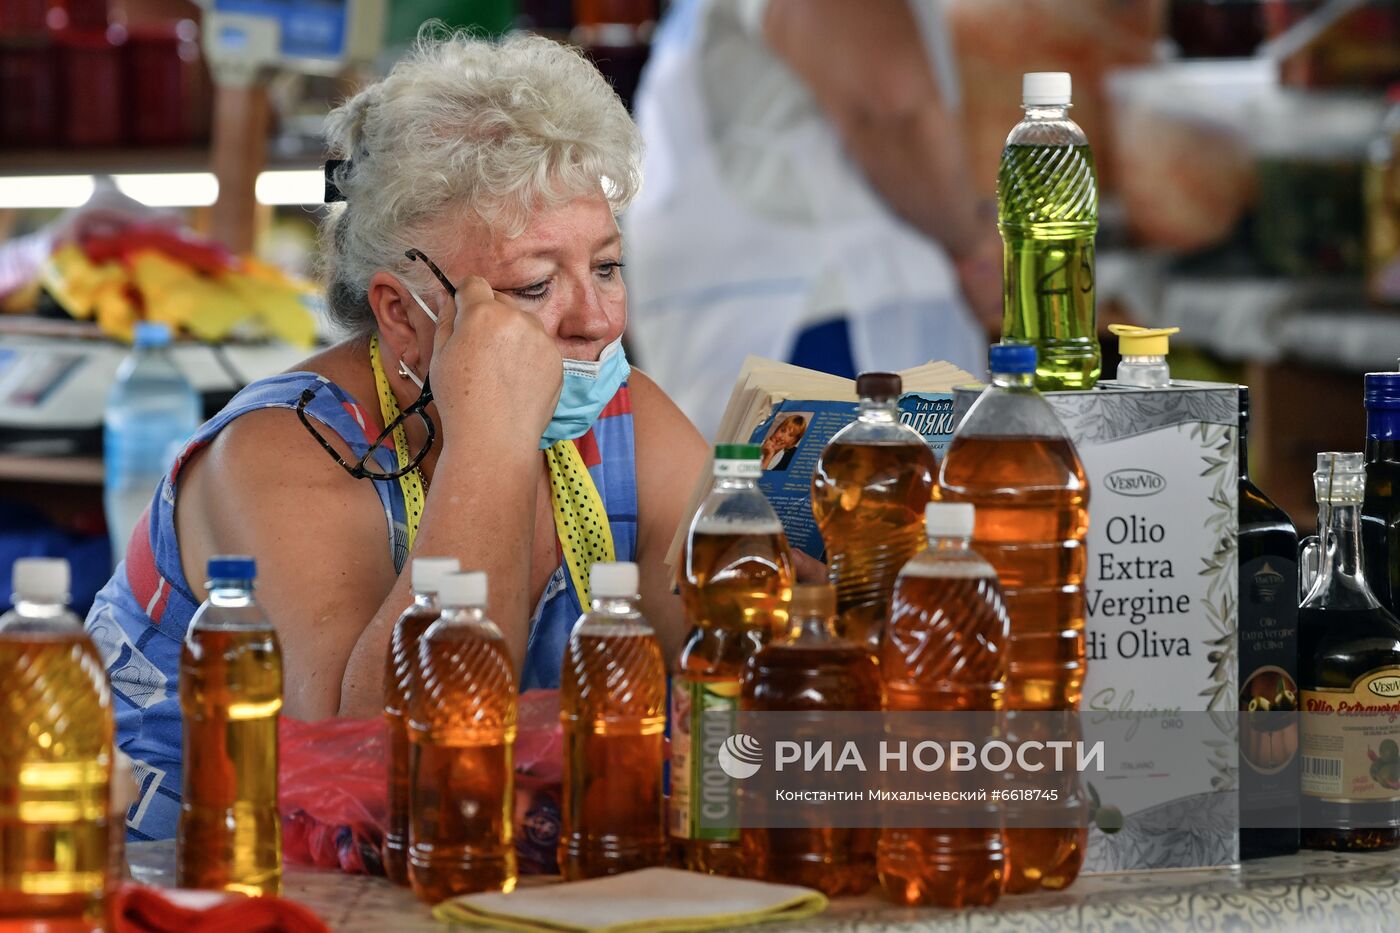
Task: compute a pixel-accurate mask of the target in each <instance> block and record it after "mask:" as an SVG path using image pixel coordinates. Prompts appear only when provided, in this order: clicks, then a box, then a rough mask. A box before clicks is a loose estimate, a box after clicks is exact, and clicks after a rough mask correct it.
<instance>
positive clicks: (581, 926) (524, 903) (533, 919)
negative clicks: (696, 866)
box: [433, 868, 827, 933]
mask: <svg viewBox="0 0 1400 933" xmlns="http://www.w3.org/2000/svg"><path fill="white" fill-rule="evenodd" d="M826 905H827V900H826V896H825V895H824V894H822V893H821V892H820V891H814V890H812V889H811V888H800V887H796V886H795V885H787V884H767V883H765V882H762V881H749V880H746V879H743V878H724V877H720V876H717V875H702V874H700V873H698V872H689V871H679V870H677V869H674V868H644V869H641V870H640V871H630V872H626V873H624V874H621V875H613V876H611V877H608V878H593V879H590V880H588V881H572V882H568V883H564V884H545V885H538V886H531V887H528V888H517V889H516V890H514V891H512V892H511V893H509V894H502V893H500V892H494V891H493V892H491V893H488V894H466V895H463V896H461V897H456V898H453V899H452V900H448V901H443V902H442V903H441V904H439V905H437V907H435V908H433V916H435V917H436V918H437V919H439V920H441V921H442V922H444V923H476V924H483V925H486V926H492V927H497V928H499V929H502V930H526V931H532V933H533V931H539V933H631V931H656V933H681V931H686V930H716V929H720V928H722V927H730V926H737V925H740V924H748V923H764V922H767V921H779V920H786V921H792V920H802V919H804V918H806V917H811V916H814V915H816V914H819V913H821V912H822V911H823V910H825V909H826Z"/></svg>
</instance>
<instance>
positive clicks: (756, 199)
mask: <svg viewBox="0 0 1400 933" xmlns="http://www.w3.org/2000/svg"><path fill="white" fill-rule="evenodd" d="M771 2H772V3H773V4H775V6H776V5H777V4H778V3H780V2H783V0H771ZM804 2H805V0H804ZM836 2H838V3H840V2H845V0H836ZM901 2H903V3H907V4H908V9H907V11H906V10H905V9H904V8H896V9H894V10H893V11H892V12H893V13H895V14H898V15H901V16H903V17H904V19H906V20H910V21H911V22H913V23H916V24H917V28H916V32H917V35H916V36H913V37H909V36H904V39H905V40H906V41H908V40H909V39H911V38H912V39H913V41H915V42H917V43H920V45H921V51H923V52H924V53H925V55H920V56H918V58H917V60H916V63H917V65H918V66H922V67H927V68H928V69H929V74H927V75H925V76H923V77H924V80H925V81H926V82H928V83H930V84H936V86H937V88H938V94H939V96H940V98H941V102H942V106H943V107H944V108H945V110H946V111H948V112H950V113H951V112H954V111H955V110H956V101H957V75H956V69H955V68H954V67H953V60H952V56H951V50H950V48H949V42H948V38H947V32H946V30H945V29H944V28H943V26H942V17H941V15H940V11H939V9H938V2H939V0H872V2H871V3H869V4H866V3H861V4H850V7H849V9H853V10H860V11H862V14H861V15H866V16H871V17H874V16H882V15H887V14H889V13H890V12H891V10H890V9H889V8H888V4H890V3H901ZM768 3H769V0H679V2H678V3H676V4H675V5H674V6H673V7H672V9H671V11H670V13H669V14H668V16H667V18H666V20H665V21H664V22H663V23H662V25H661V27H660V29H659V30H658V32H657V36H656V41H655V43H654V45H653V49H652V56H651V59H650V61H649V62H648V65H647V68H646V71H645V72H644V74H643V76H642V83H641V86H640V89H639V91H638V98H637V117H638V123H639V125H640V126H641V129H642V133H643V136H644V138H645V140H646V146H647V151H646V160H645V164H644V177H645V179H646V182H645V184H644V186H643V188H642V192H641V194H640V195H639V197H638V198H637V200H636V201H634V202H633V204H632V206H631V208H630V209H629V210H628V212H627V214H626V215H625V216H624V218H623V225H624V231H625V234H626V243H627V253H628V255H627V260H628V268H627V282H628V291H629V299H630V302H631V308H632V318H631V328H630V330H629V335H630V340H631V342H632V346H633V348H634V350H635V352H636V354H637V355H638V357H639V358H640V359H641V360H642V361H643V363H644V365H645V366H646V367H647V369H648V371H649V372H650V373H651V374H652V375H653V376H654V378H656V379H657V380H658V381H659V382H660V384H661V385H662V386H663V387H664V388H665V389H666V391H667V393H668V394H669V395H670V396H671V398H672V399H674V400H675V401H676V402H677V404H679V405H680V407H681V409H682V410H683V411H684V412H685V413H686V415H688V416H689V417H690V419H691V420H692V421H694V422H695V424H696V425H697V427H699V428H700V430H701V432H702V433H705V434H706V435H707V436H713V433H714V431H715V428H716V427H717V425H718V422H719V417H720V415H721V413H722V411H723V408H724V404H725V401H726V399H727V398H728V396H729V393H730V390H731V388H732V386H733V384H734V379H735V377H736V376H737V374H738V372H739V369H740V366H741V365H742V363H743V360H744V358H745V357H746V356H747V355H749V354H758V355H760V356H765V357H769V358H773V359H779V360H789V361H792V362H796V363H799V364H802V365H813V366H814V367H818V368H823V369H825V370H827V371H828V372H836V373H837V374H840V375H854V372H856V371H859V370H863V369H881V370H897V369H903V368H905V367H909V366H916V365H918V364H920V363H923V362H926V361H928V360H930V359H943V360H948V361H950V362H952V363H955V364H957V365H959V366H961V367H963V368H964V369H967V370H969V371H971V372H980V371H981V370H982V369H983V366H984V360H985V352H986V345H987V341H988V336H987V333H988V332H987V330H986V329H985V328H984V326H983V325H982V324H980V323H979V322H978V320H977V318H976V316H975V315H974V314H973V312H972V311H971V310H970V309H969V306H968V304H967V302H966V301H965V300H964V299H963V295H962V289H961V287H960V284H959V267H955V264H954V262H953V260H952V258H951V255H950V250H948V249H946V248H945V247H944V246H943V245H942V244H940V242H939V241H938V240H937V239H935V238H934V237H935V236H939V237H941V238H942V239H943V240H944V241H945V242H947V241H952V243H951V245H953V246H954V247H955V248H957V247H965V248H964V249H962V250H960V252H962V253H964V254H965V255H966V256H968V257H969V258H968V259H967V260H966V261H964V260H963V259H962V257H959V259H960V263H959V265H960V267H961V268H962V269H963V271H966V270H967V269H968V268H980V269H981V272H982V273H983V274H984V275H990V276H993V277H995V279H996V284H994V285H993V288H996V287H997V285H999V277H1000V243H999V240H996V236H997V233H996V225H995V222H994V220H993V219H992V218H991V217H989V216H987V215H986V214H983V215H982V216H981V217H976V209H975V205H974V200H973V198H974V196H973V195H972V193H971V187H970V185H969V184H968V183H967V182H966V179H965V178H964V177H963V175H964V174H965V172H964V171H963V166H962V164H961V148H960V143H957V142H956V141H953V146H954V147H955V149H956V157H955V158H952V159H947V160H944V162H943V164H942V165H941V166H936V165H933V164H930V175H932V174H933V172H934V171H941V172H943V173H944V176H943V177H941V178H938V179H934V180H932V181H931V182H930V186H929V187H928V188H927V189H926V190H921V191H919V192H913V191H911V192H910V197H909V201H910V202H913V201H915V200H917V199H918V198H919V197H923V198H924V199H925V201H924V206H925V207H927V204H928V197H929V195H930V192H952V194H950V195H949V196H948V197H947V198H946V217H948V218H959V219H960V220H961V222H960V225H952V224H942V223H941V221H942V220H943V219H944V218H943V216H942V215H944V213H945V211H944V204H943V203H939V204H938V206H937V210H936V211H932V212H931V211H928V210H925V215H926V216H931V215H932V214H938V215H939V217H938V218H937V219H936V220H937V222H936V223H930V224H920V226H921V227H931V226H936V225H941V226H942V227H943V229H940V230H929V229H923V230H920V229H916V228H915V227H914V226H912V225H911V223H910V222H908V221H907V220H906V219H904V218H906V217H910V216H911V215H912V214H917V211H912V210H910V209H899V210H897V209H898V208H907V207H908V205H902V204H900V203H897V202H898V201H900V200H902V199H900V198H893V199H892V198H891V197H890V196H889V194H888V193H887V194H886V195H885V196H882V195H881V193H879V191H877V190H876V186H874V185H872V183H871V181H870V180H869V178H868V175H867V172H866V170H865V167H863V166H862V164H859V163H858V162H857V160H855V159H853V158H852V156H851V155H850V154H849V153H850V152H851V148H852V147H851V146H850V145H848V143H850V142H852V141H854V142H856V143H858V144H859V143H861V142H862V140H858V139H856V140H852V139H849V138H848V139H847V140H843V138H842V134H841V131H840V130H839V129H838V128H837V127H836V126H834V125H833V123H832V121H831V120H830V119H829V118H828V114H827V112H826V111H825V110H824V109H823V107H822V106H821V105H820V104H819V102H818V99H817V96H816V95H814V94H813V93H812V90H811V89H810V88H809V87H808V86H807V84H805V83H804V81H803V80H802V79H801V78H800V77H799V74H798V71H799V70H801V69H800V67H799V68H798V69H797V70H794V68H793V67H790V63H789V61H786V60H784V59H783V58H781V57H780V56H779V54H778V53H777V52H775V51H774V50H773V48H772V47H771V46H770V42H769V40H767V39H765V24H764V18H765V16H766V15H770V14H772V15H775V16H776V14H778V13H779V12H780V11H779V10H778V9H776V8H775V9H773V10H771V11H770V10H768V9H767V7H768ZM818 6H826V4H817V3H815V2H813V3H812V4H811V7H810V9H808V10H804V11H803V12H804V13H806V12H810V13H811V15H812V16H820V15H823V13H822V11H821V10H820V9H818ZM882 7H884V8H883V9H882ZM830 9H831V8H829V7H828V10H830ZM845 15H849V14H848V13H847V11H846V10H835V11H834V14H833V19H832V20H830V21H828V22H829V23H830V26H831V28H841V27H839V26H838V24H837V20H836V17H839V16H845ZM814 22H815V23H816V28H820V26H821V23H820V21H810V20H809V21H807V22H805V23H802V24H800V27H799V28H800V29H801V30H803V31H807V30H810V29H812V28H814V27H813V23H814ZM768 26H769V28H770V29H771V28H773V27H774V23H773V22H770V23H769V24H768ZM790 38H791V39H792V41H805V40H806V39H807V38H808V37H806V36H802V37H796V36H793V37H790ZM840 54H841V48H840V44H839V42H838V43H833V46H832V52H831V55H832V62H831V67H832V68H841V69H859V68H860V67H861V65H860V63H859V62H856V61H849V60H841V59H839V56H840ZM808 64H809V65H810V62H808ZM856 73H859V72H858V71H857V72H856ZM930 77H931V78H932V81H930ZM823 93H824V91H823ZM872 93H878V89H872ZM949 125H950V127H951V126H954V125H955V124H954V123H953V122H952V121H949ZM846 131H847V133H849V132H850V130H849V128H847V130H846ZM952 132H953V133H955V132H956V130H955V129H954V130H952ZM862 155H864V154H862ZM914 155H915V156H917V155H918V154H917V153H915V154H914ZM877 158H878V154H877ZM931 161H932V160H931ZM885 181H886V184H885V187H886V188H887V189H888V187H889V185H888V179H885ZM892 202H895V203H892ZM973 218H976V219H975V220H974V219H973ZM915 219H916V221H917V218H915ZM989 257H991V258H989ZM993 300H994V301H995V303H996V307H995V309H993V310H992V311H990V312H988V313H987V316H988V317H991V316H992V315H993V314H995V315H998V316H999V311H1000V302H999V298H994V299H993ZM985 304H986V302H984V305H985ZM847 342H848V346H847V345H846V344H847ZM843 357H844V359H843Z"/></svg>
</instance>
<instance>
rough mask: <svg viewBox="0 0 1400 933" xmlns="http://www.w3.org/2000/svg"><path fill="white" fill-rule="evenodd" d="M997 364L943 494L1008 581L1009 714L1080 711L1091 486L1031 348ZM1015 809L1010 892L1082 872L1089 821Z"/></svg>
mask: <svg viewBox="0 0 1400 933" xmlns="http://www.w3.org/2000/svg"><path fill="white" fill-rule="evenodd" d="M989 359H990V364H991V365H990V369H991V377H992V384H991V385H990V386H988V387H987V388H986V389H985V390H983V392H982V394H981V395H980V396H979V397H978V399H977V401H976V402H974V403H973V406H972V408H971V409H970V410H969V411H968V413H967V415H966V416H965V417H964V418H963V420H962V424H961V425H959V427H958V430H957V432H956V433H955V434H954V435H953V441H952V443H951V444H950V445H949V447H948V453H947V455H946V456H945V457H944V459H943V463H942V465H941V466H940V469H939V481H938V489H937V491H936V495H937V497H938V498H939V499H940V500H942V501H945V502H969V503H971V504H972V505H974V506H975V507H976V510H977V513H976V523H975V526H974V530H973V535H972V547H973V549H974V550H976V551H977V553H979V554H981V555H982V556H983V557H984V558H985V559H986V560H987V562H988V563H990V564H991V565H992V566H993V567H994V568H996V571H997V577H998V579H999V580H1000V582H1001V586H1002V590H1003V593H1004V595H1005V600H1006V608H1007V611H1008V612H1009V613H1010V615H1011V633H1010V637H1009V639H1008V640H1007V679H1006V709H1008V710H1013V711H1014V710H1032V711H1053V710H1067V711H1077V710H1078V709H1079V700H1080V694H1081V692H1082V689H1083V685H1084V617H1085V602H1084V575H1085V570H1086V567H1087V556H1086V552H1085V548H1084V539H1085V536H1086V534H1087V532H1088V525H1089V485H1088V481H1087V479H1086V478H1085V475H1084V466H1083V464H1082V463H1081V462H1080V460H1079V455H1078V453H1077V452H1076V451H1075V449H1074V444H1073V443H1071V441H1070V439H1069V437H1068V435H1067V434H1066V433H1065V429H1064V426H1063V425H1062V424H1061V423H1060V420H1059V418H1058V417H1056V415H1055V412H1054V411H1053V410H1052V409H1051V408H1050V405H1049V404H1048V403H1047V402H1046V401H1045V399H1043V398H1041V396H1040V393H1039V392H1038V391H1036V388H1035V371H1036V363H1035V348H1034V347H1030V346H1025V345H1015V344H1012V345H1008V344H999V345H997V346H994V347H992V348H991V352H990V354H989ZM1078 802H1079V801H1077V799H1076V800H1065V801H1062V804H1061V806H1062V807H1070V806H1074V805H1076V804H1077V803H1078ZM1007 813H1008V820H1007V825H1008V827H1009V828H1008V829H1007V832H1006V848H1007V856H1006V871H1007V880H1006V890H1008V891H1010V892H1013V893H1019V892H1023V891H1030V890H1035V889H1037V888H1050V889H1058V888H1063V887H1065V886H1066V885H1068V884H1069V883H1070V882H1072V881H1073V880H1074V879H1075V878H1076V877H1077V876H1078V874H1079V867H1080V865H1081V864H1082V863H1083V859H1084V845H1085V842H1086V840H1087V822H1086V823H1085V828H1083V829H1077V828H1070V829H1060V828H1054V827H1043V828H1027V820H1024V819H1022V820H1017V819H1015V818H1014V817H1015V813H1014V808H1012V807H1008V808H1007ZM1086 820H1087V811H1086ZM1018 823H1019V826H1018V825H1017V824H1018ZM1012 827H1014V828H1012Z"/></svg>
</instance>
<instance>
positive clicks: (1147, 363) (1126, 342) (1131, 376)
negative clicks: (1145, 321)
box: [1108, 324, 1181, 389]
mask: <svg viewBox="0 0 1400 933" xmlns="http://www.w3.org/2000/svg"><path fill="white" fill-rule="evenodd" d="M1108 330H1109V333H1111V334H1113V335H1115V336H1116V337H1117V338H1118V356H1119V360H1118V381H1119V382H1120V383H1122V384H1123V385H1129V386H1135V387H1137V388H1140V389H1164V388H1166V387H1167V386H1169V385H1171V384H1172V371H1171V369H1170V368H1169V367H1168V366H1167V350H1168V345H1167V339H1168V338H1169V337H1170V336H1171V335H1172V334H1176V333H1180V332H1181V328H1180V327H1155V328H1154V327H1134V326H1133V325H1132V324H1110V325H1108Z"/></svg>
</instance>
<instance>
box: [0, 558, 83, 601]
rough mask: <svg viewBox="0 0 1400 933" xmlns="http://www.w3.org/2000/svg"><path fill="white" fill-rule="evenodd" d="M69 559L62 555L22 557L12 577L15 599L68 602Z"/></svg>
mask: <svg viewBox="0 0 1400 933" xmlns="http://www.w3.org/2000/svg"><path fill="white" fill-rule="evenodd" d="M68 578H69V571H68V561H66V560H64V559H63V558H61V557H21V558H20V559H19V560H17V561H15V566H14V576H13V577H12V578H11V580H12V586H11V588H12V589H13V590H14V597H15V599H17V600H18V599H23V600H26V601H30V602H36V603H67V602H68Z"/></svg>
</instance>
